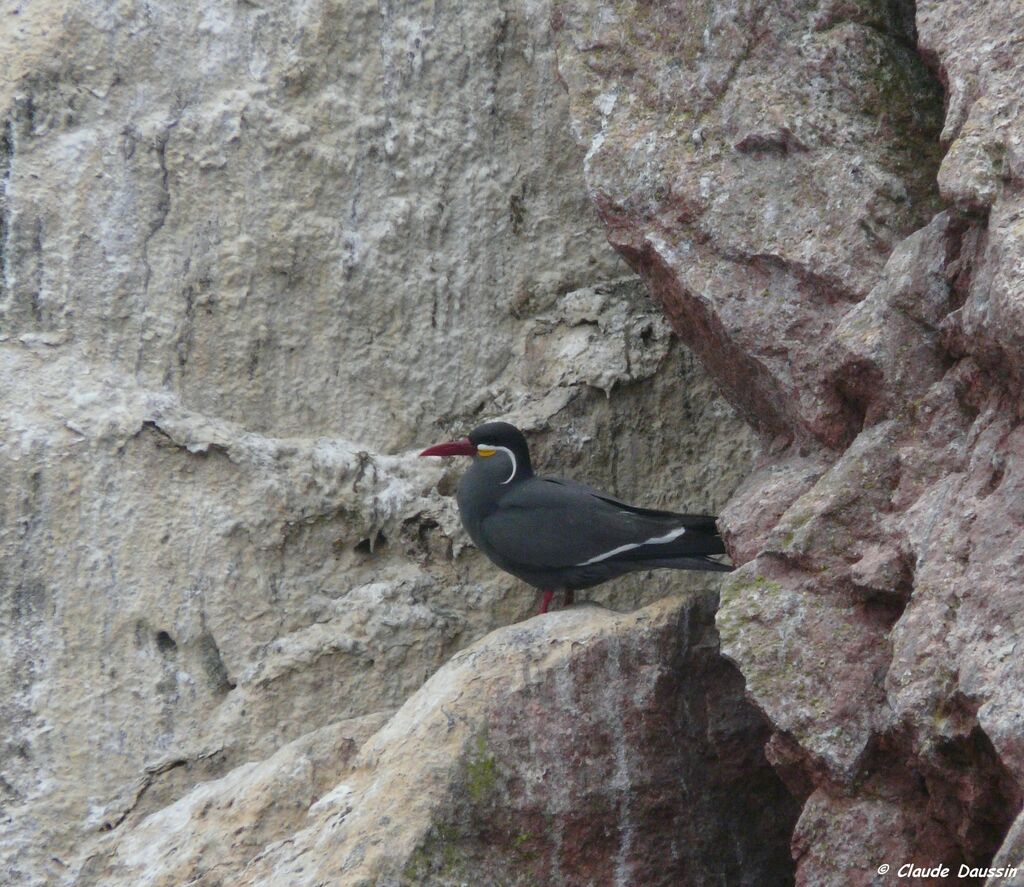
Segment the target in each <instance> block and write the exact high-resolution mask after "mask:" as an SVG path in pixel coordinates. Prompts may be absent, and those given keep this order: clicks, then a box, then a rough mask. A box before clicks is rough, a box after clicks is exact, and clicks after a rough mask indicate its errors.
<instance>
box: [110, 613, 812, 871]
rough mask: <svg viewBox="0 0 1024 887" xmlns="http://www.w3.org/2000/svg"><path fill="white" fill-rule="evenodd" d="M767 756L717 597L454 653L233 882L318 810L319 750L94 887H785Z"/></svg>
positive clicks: (562, 625)
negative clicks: (723, 641) (719, 632)
mask: <svg viewBox="0 0 1024 887" xmlns="http://www.w3.org/2000/svg"><path fill="white" fill-rule="evenodd" d="M330 729H331V730H333V731H334V732H332V733H330V734H328V735H330V736H332V737H333V736H335V735H342V734H340V733H339V731H340V727H339V728H338V729H335V728H330ZM320 732H321V733H324V732H325V731H320ZM319 735H320V734H315V735H314V736H315V738H316V741H317V742H322V740H320V739H319ZM766 737H767V728H766V725H765V723H764V722H763V720H762V719H761V717H760V716H759V715H758V714H757V713H756V712H755V710H754V709H753V708H752V707H751V706H750V705H749V704H747V703H745V701H744V699H743V682H742V679H741V678H740V676H739V674H738V672H736V671H735V669H734V668H733V667H732V666H731V665H729V664H727V663H726V662H725V661H724V660H723V659H722V658H721V656H720V655H719V654H718V642H717V638H716V637H715V629H714V608H713V606H712V605H711V602H710V601H709V600H708V598H707V597H706V596H703V595H700V596H692V597H690V598H679V597H670V598H667V599H665V600H664V601H662V602H660V603H658V604H654V605H652V606H650V607H648V608H646V609H644V610H640V611H638V612H636V613H634V614H630V615H622V616H619V615H614V614H612V613H610V612H608V611H607V610H601V609H598V608H596V607H584V608H579V609H576V610H572V611H568V612H563V613H555V614H552V615H551V617H550V618H546V619H535V620H531V621H529V622H527V623H523V624H521V625H517V626H513V627H510V628H506V629H502V630H499V631H496V632H494V633H493V634H491V635H490V636H488V637H487V638H486V639H484V640H483V641H481V642H479V643H478V644H475V645H474V646H473V647H471V648H470V649H468V650H464V651H462V652H461V653H458V654H456V655H455V656H454V657H453V658H452V660H451V661H450V662H448V663H447V664H446V665H445V666H444V667H443V668H442V669H441V670H440V671H438V673H437V674H435V675H434V676H433V677H432V678H431V679H430V680H429V681H428V682H427V683H426V684H425V685H424V686H423V687H422V688H421V689H420V690H419V691H418V692H417V693H416V694H415V695H413V696H412V698H410V699H409V701H408V702H407V703H406V704H405V705H404V706H403V707H402V708H401V710H400V711H398V712H397V714H396V715H395V716H394V717H393V718H392V719H391V720H390V721H389V722H388V723H387V724H386V725H385V726H384V727H383V728H382V729H381V730H380V731H379V732H378V733H377V734H376V735H375V736H373V737H372V738H370V739H369V740H368V741H367V742H366V743H365V744H364V745H363V746H362V747H361V748H360V750H359V752H358V754H357V755H355V757H353V758H352V759H351V761H350V763H349V764H348V768H347V771H346V772H345V773H344V774H343V775H342V776H341V782H340V783H339V784H338V785H337V787H336V788H334V789H333V790H332V791H331V792H330V794H328V795H326V796H324V797H321V798H320V799H319V800H317V801H316V803H315V804H314V805H313V806H312V807H311V808H310V811H309V818H308V820H307V821H306V823H305V824H304V825H305V827H304V828H302V829H301V830H299V831H294V825H292V823H291V822H288V823H287V825H288V828H287V829H280V830H279V835H280V836H281V837H287V840H281V841H278V842H277V843H273V844H270V845H269V846H267V847H266V849H265V850H264V851H263V852H261V853H260V854H259V855H255V854H251V850H249V853H250V854H251V855H253V857H254V858H253V859H252V861H251V862H249V864H248V865H247V866H245V867H244V868H241V870H240V871H239V869H240V867H239V865H238V863H239V861H240V859H241V854H240V852H239V851H240V848H241V849H243V850H245V849H248V848H250V847H251V846H252V842H253V841H254V840H255V839H256V838H257V837H261V838H262V839H263V840H265V839H266V836H267V835H268V833H270V832H272V831H273V828H274V826H278V822H277V821H275V822H273V823H272V824H269V825H268V823H267V822H266V821H265V820H263V819H261V816H262V815H263V813H264V810H267V811H271V810H273V811H278V812H277V813H276V817H277V819H278V820H281V819H286V817H287V811H288V810H290V809H292V807H293V805H294V804H295V801H296V800H298V799H305V798H306V796H307V795H308V793H309V790H308V788H307V787H306V786H307V785H308V782H309V779H310V776H309V765H308V764H306V763H305V762H306V759H307V757H308V756H309V754H310V752H309V750H308V746H309V745H310V743H312V742H313V740H314V737H310V738H309V739H308V740H304V743H305V744H304V745H303V747H301V748H300V747H298V744H297V743H296V744H293V746H288V747H286V748H285V749H282V750H281V751H280V752H278V753H277V754H276V755H275V756H274V757H273V758H271V759H270V760H269V761H267V762H265V763H263V764H261V765H259V766H258V767H256V765H246V767H245V768H243V769H241V770H239V771H234V772H232V773H230V774H228V775H227V776H226V777H224V778H223V779H220V780H218V781H216V782H212V783H208V784H205V785H202V786H199V787H197V788H196V789H195V790H194V791H193V792H192V793H191V794H190V795H189V796H187V797H186V798H183V799H182V800H181V801H179V802H178V803H176V804H174V805H172V806H171V807H169V808H167V809H166V810H163V811H160V812H159V813H157V814H154V815H153V816H151V817H149V819H147V820H145V821H144V822H143V823H141V824H140V825H139V826H138V827H137V828H136V829H135V830H134V831H133V832H130V833H128V834H126V835H125V836H124V837H123V838H122V839H121V840H120V842H119V843H118V844H116V845H115V846H114V847H113V851H112V852H111V853H110V854H109V856H108V859H109V865H108V868H106V869H105V870H104V871H103V872H102V873H100V872H97V874H98V875H100V876H101V877H102V881H103V883H104V884H108V885H111V887H113V885H120V884H124V885H136V884H140V883H146V884H151V885H154V887H155V885H172V884H180V883H196V884H215V883H218V878H219V875H218V872H219V871H222V870H225V869H226V870H228V871H233V872H238V873H237V874H235V875H233V876H232V879H231V881H230V883H235V884H250V885H257V884H259V885H279V884H290V885H295V887H300V885H305V884H309V885H313V884H322V883H338V884H352V885H357V884H358V885H371V884H409V885H425V884H438V885H440V884H445V885H449V884H461V883H466V882H472V881H477V882H480V883H486V884H494V885H513V884H522V885H526V884H569V885H577V884H578V885H584V884H623V885H625V884H645V885H646V884H649V885H666V887H667V885H689V884H692V885H706V884H722V885H726V884H728V885H733V884H737V885H739V884H749V885H752V887H753V885H757V887H762V885H772V884H784V883H787V880H788V874H789V870H790V862H789V858H788V857H789V854H788V836H789V830H790V828H791V823H792V816H793V814H794V812H795V802H794V801H793V799H792V798H791V797H790V796H789V795H788V793H787V792H786V790H785V788H784V787H783V786H782V783H781V782H780V781H779V779H778V777H777V776H776V774H775V773H774V771H773V770H772V768H771V766H770V765H769V764H768V763H767V761H766V760H765V759H764V755H763V751H762V748H761V746H762V744H763V742H764V739H765V738H766ZM336 766H337V765H336ZM243 793H244V794H245V795H247V797H245V798H241V797H240V795H241V794H243ZM257 793H258V795H259V799H262V803H258V802H256V801H257V800H258V799H254V798H253V797H252V796H253V795H256V794H257ZM271 797H273V798H274V800H275V803H273V804H271V803H269V801H270V799H271ZM232 800H238V801H239V803H240V804H244V806H243V807H242V809H243V810H244V811H245V813H244V814H238V813H231V812H230V811H231V809H232V805H231V803H230V802H231V801H232ZM307 803H308V802H307ZM279 807H284V811H285V812H283V813H282V812H280V811H279V810H278V808H279ZM221 811H223V813H222V812H221ZM242 815H244V816H246V817H247V818H246V819H245V820H242V819H241V818H240V817H241V816H242ZM293 831H294V833H293ZM147 845H148V846H149V847H150V851H149V852H148V853H146V852H144V850H143V848H144V847H146V846H147ZM165 847H166V848H170V847H173V848H174V852H173V853H172V852H169V851H167V852H165V851H164V850H163V848H165Z"/></svg>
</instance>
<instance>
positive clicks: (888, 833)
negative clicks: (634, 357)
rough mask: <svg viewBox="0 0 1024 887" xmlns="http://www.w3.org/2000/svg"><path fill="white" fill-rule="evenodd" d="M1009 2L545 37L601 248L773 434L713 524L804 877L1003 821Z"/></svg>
mask: <svg viewBox="0 0 1024 887" xmlns="http://www.w3.org/2000/svg"><path fill="white" fill-rule="evenodd" d="M915 12H916V26H915ZM1021 13H1022V10H1021V7H1020V6H1019V4H1006V3H998V2H990V3H955V2H954V3H946V2H930V0H922V2H920V3H919V4H918V7H917V9H916V10H915V9H914V8H913V6H912V4H903V3H899V4H896V3H880V2H879V3H875V2H870V0H863V2H836V3H831V2H829V3H811V2H799V0H794V2H778V3H756V4H755V3H741V2H738V3H732V2H718V3H715V2H711V3H701V2H680V3H672V4H661V5H651V4H646V3H635V4H634V3H626V4H622V3H616V4H608V3H602V2H600V0H594V2H577V3H569V4H565V5H564V6H563V7H562V13H561V14H560V16H559V17H558V19H557V21H556V26H557V27H558V29H559V33H560V36H561V41H560V69H561V71H562V73H563V76H564V77H565V79H566V81H567V83H568V85H569V88H570V93H571V96H572V107H573V115H574V120H575V122H576V127H577V132H578V134H579V136H580V138H581V139H582V141H583V145H584V147H585V148H586V149H587V152H588V153H587V177H588V178H587V180H588V185H589V187H590V188H591V190H592V193H593V196H594V199H595V201H596V203H597V205H598V207H599V209H600V211H601V213H602V217H603V218H604V219H605V222H606V224H607V226H608V230H609V233H610V237H611V239H612V241H613V243H615V244H616V246H617V247H618V248H619V249H620V251H621V252H622V253H623V255H624V256H625V257H626V258H627V259H628V260H629V261H630V263H631V265H632V266H633V267H634V268H635V269H636V270H637V271H638V272H640V274H641V275H642V276H643V277H644V278H645V279H646V280H647V281H648V283H649V285H650V286H651V288H652V290H653V291H654V292H655V293H656V294H657V295H658V297H659V298H660V299H661V301H662V302H663V304H664V306H665V309H666V312H667V314H668V316H669V317H670V318H671V320H672V322H673V325H674V327H675V328H676V330H677V331H678V332H679V334H680V336H681V337H682V338H683V339H684V341H686V342H688V343H689V344H691V346H692V347H693V348H694V350H695V351H696V352H697V353H698V354H699V355H700V356H701V358H702V360H703V362H704V363H705V365H706V366H708V367H709V369H710V370H711V371H712V374H713V375H714V376H715V378H716V380H718V381H719V382H720V383H721V384H722V386H723V388H724V390H725V391H726V392H727V393H728V395H729V398H730V400H732V401H733V403H734V404H735V405H736V406H737V407H738V408H739V409H741V410H742V411H743V412H744V413H745V415H747V417H748V418H749V419H750V420H751V421H752V422H754V423H756V424H758V425H759V426H760V427H761V428H762V429H764V430H765V431H766V432H767V433H768V434H769V435H770V436H771V437H772V438H773V442H772V445H771V447H770V450H769V452H768V454H767V455H766V457H765V459H764V460H763V462H762V465H761V466H760V468H759V470H758V471H757V472H755V474H753V475H752V476H751V477H750V478H748V479H747V480H746V481H745V482H744V485H743V488H742V489H741V490H740V491H739V492H738V494H737V496H736V497H735V499H734V500H733V502H732V503H731V504H730V506H729V507H728V509H727V511H726V514H725V525H726V531H727V534H728V536H729V539H730V544H731V547H732V552H733V554H734V557H735V558H736V559H737V560H739V561H740V562H744V566H743V568H742V569H741V570H739V571H738V572H737V573H736V574H735V575H734V577H732V578H731V579H729V580H727V582H726V585H725V588H724V591H723V603H722V608H721V610H720V612H719V616H718V624H719V627H720V630H721V632H722V639H723V648H724V650H725V651H726V653H727V654H728V655H729V656H730V657H731V658H733V659H734V660H735V661H736V663H737V664H738V666H739V667H740V670H741V671H742V672H743V674H744V677H745V678H746V681H747V687H748V690H749V692H750V693H751V695H752V697H753V699H754V700H755V701H756V702H757V704H758V705H759V706H760V707H761V708H762V710H763V711H764V712H765V713H766V714H767V715H768V716H769V718H770V720H771V721H772V723H773V725H774V727H775V729H776V733H775V735H774V737H773V739H772V742H771V744H770V746H769V754H770V756H771V757H772V759H773V760H774V762H775V763H776V765H777V766H778V767H779V769H780V772H781V773H782V774H783V775H784V776H785V778H786V779H787V781H788V783H789V784H790V786H791V788H792V789H793V791H794V792H795V793H797V794H798V795H799V796H801V797H805V798H807V801H806V804H805V807H804V812H803V815H802V818H801V820H800V823H799V824H798V826H797V830H796V834H795V836H794V850H795V851H796V853H797V855H798V861H799V869H798V880H799V881H800V882H802V883H805V884H823V883H836V884H840V883H841V884H851V883H875V879H876V878H878V881H877V882H878V883H883V879H881V878H879V877H878V876H877V875H876V874H875V866H872V865H868V864H867V862H866V860H869V859H873V860H875V865H877V864H878V863H880V862H882V861H883V860H884V861H887V862H890V863H894V862H895V861H896V860H897V859H902V860H904V861H910V860H911V859H914V860H916V861H919V862H921V863H928V864H934V863H938V862H940V861H942V860H949V861H950V862H956V861H963V860H966V861H968V862H970V863H971V864H972V865H978V864H984V863H986V862H987V861H988V860H989V859H991V858H992V856H993V854H994V853H995V852H996V851H997V849H998V847H999V845H1000V842H1001V841H1002V840H1003V836H1004V835H1005V834H1006V831H1007V828H1008V827H1009V825H1010V823H1011V822H1012V821H1013V819H1014V817H1015V815H1016V814H1017V811H1018V810H1019V809H1020V806H1021V793H1022V788H1024V764H1022V762H1024V755H1022V744H1021V743H1022V740H1021V737H1024V721H1022V715H1021V712H1022V705H1021V700H1022V699H1024V666H1022V665H1021V662H1022V659H1021V657H1020V656H1019V655H1017V654H1018V653H1019V650H1018V648H1019V645H1020V638H1021V632H1022V623H1021V616H1020V614H1021V613H1022V612H1024V597H1022V589H1024V534H1022V530H1024V519H1022V515H1021V506H1020V503H1021V502H1022V501H1024V499H1022V497H1021V494H1022V490H1021V488H1020V487H1021V483H1022V475H1021V472H1020V470H1019V463H1020V462H1021V454H1022V453H1024V449H1022V445H1024V441H1022V439H1021V435H1020V433H1019V432H1020V429H1019V422H1020V409H1019V402H1020V392H1021V378H1022V377H1021V355H1022V353H1024V351H1022V348H1021V340H1020V336H1021V330H1022V329H1024V324H1022V323H1021V318H1020V317H1019V316H1018V315H1019V314H1020V312H1021V310H1022V306H1024V301H1022V298H1021V293H1022V292H1024V273H1022V270H1021V256H1022V255H1024V243H1021V242H1020V236H1021V233H1022V231H1024V228H1022V227H1021V223H1020V218H1021V216H1022V207H1021V205H1020V196H1019V195H1020V189H1021V182H1022V179H1021V169H1022V167H1021V165H1020V163H1019V159H1020V158H1019V157H1018V156H1017V155H1019V154H1020V150H1021V147H1020V146H1021V132H1022V130H1021V126H1022V123H1021V119H1022V118H1021V115H1020V103H1019V85H1020V83H1021V82H1022V78H1024V19H1022V18H1021ZM917 28H919V29H920V33H919V34H918V32H917ZM943 87H945V93H946V95H945V98H946V106H947V107H946V115H945V126H944V127H943V125H942V112H943V102H942V88H943ZM942 203H945V204H946V205H947V207H946V208H945V209H942V206H941V204H942ZM1007 854H1009V851H1007ZM1007 854H1004V855H1007Z"/></svg>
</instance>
